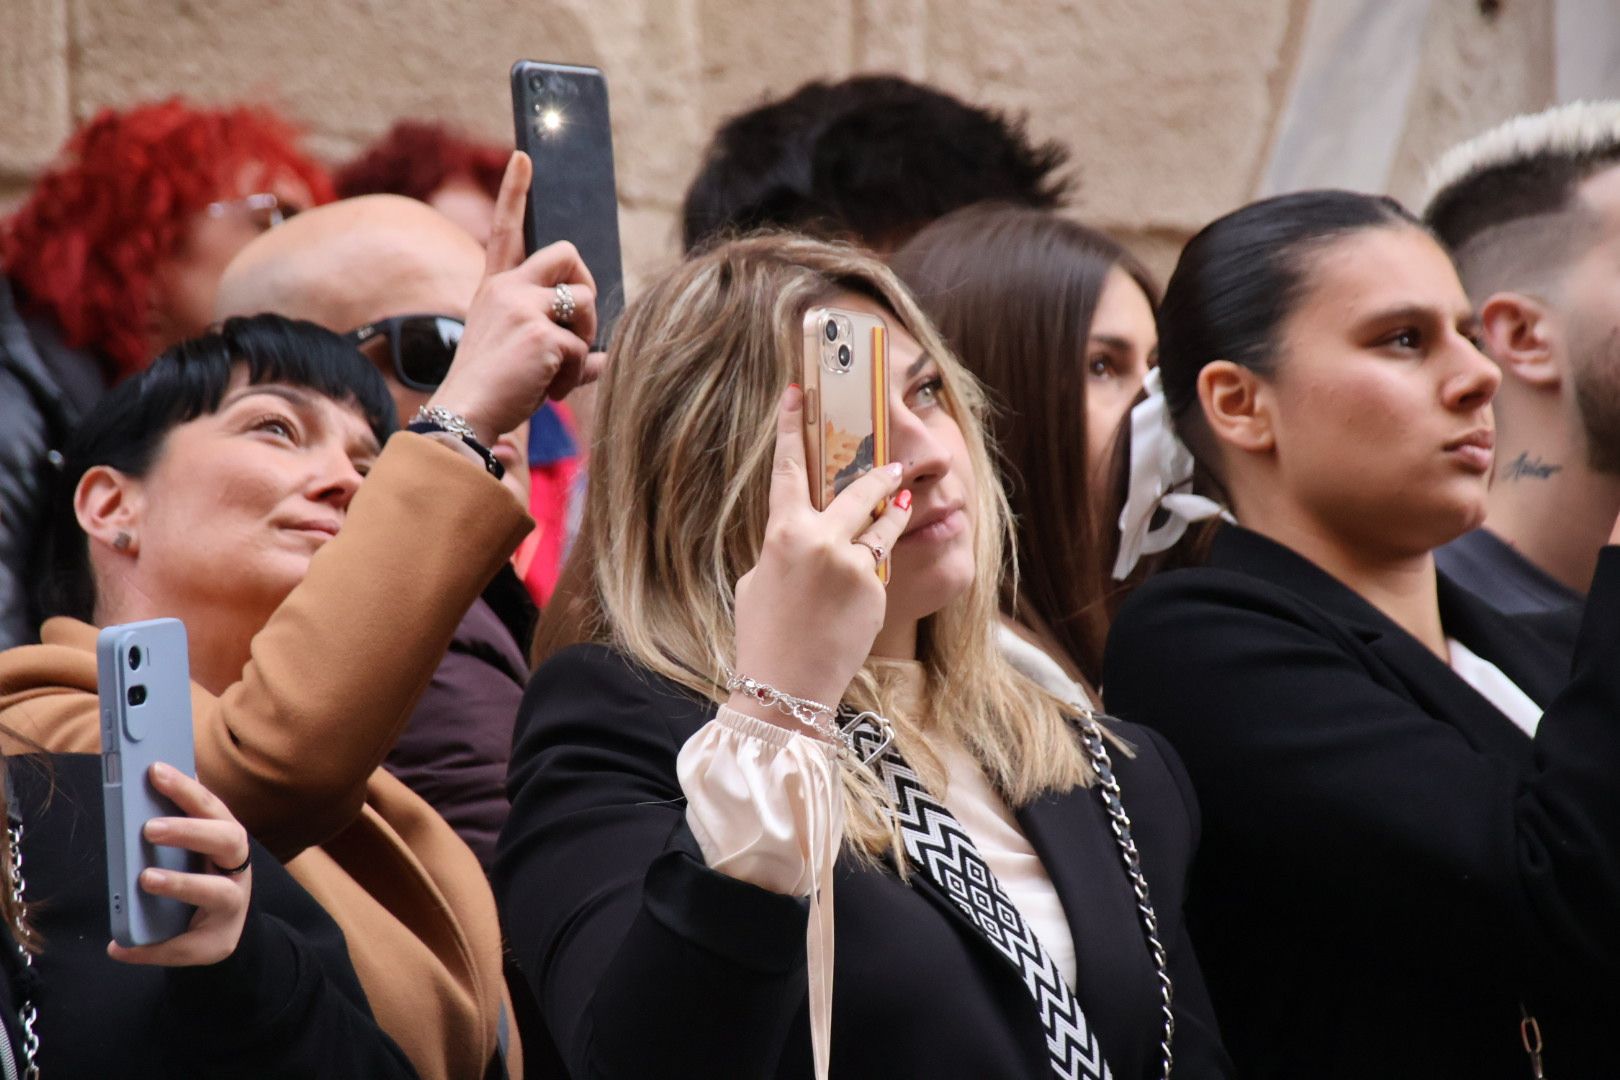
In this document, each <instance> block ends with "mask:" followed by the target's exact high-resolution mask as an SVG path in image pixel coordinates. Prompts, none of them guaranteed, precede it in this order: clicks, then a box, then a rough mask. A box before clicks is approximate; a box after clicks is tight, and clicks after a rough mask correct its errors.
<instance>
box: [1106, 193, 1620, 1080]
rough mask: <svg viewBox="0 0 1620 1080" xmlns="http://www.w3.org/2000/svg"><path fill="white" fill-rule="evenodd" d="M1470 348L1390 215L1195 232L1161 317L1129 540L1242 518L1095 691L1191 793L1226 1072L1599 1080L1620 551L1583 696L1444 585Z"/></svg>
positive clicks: (1140, 419) (1619, 951) (1600, 602)
mask: <svg viewBox="0 0 1620 1080" xmlns="http://www.w3.org/2000/svg"><path fill="white" fill-rule="evenodd" d="M1475 325H1476V323H1475V318H1474V315H1473V313H1472V312H1471V310H1470V307H1469V303H1468V298H1467V296H1466V295H1465V294H1464V292H1463V289H1462V286H1461V285H1460V284H1459V282H1458V279H1457V274H1456V272H1455V270H1454V269H1453V267H1452V264H1451V261H1450V259H1449V258H1448V257H1447V255H1446V253H1445V252H1444V251H1443V250H1442V249H1441V247H1440V245H1439V244H1438V243H1436V241H1435V240H1434V238H1433V237H1432V236H1430V235H1429V233H1428V232H1426V231H1425V230H1424V229H1423V228H1422V227H1421V226H1420V225H1419V224H1418V223H1417V222H1416V221H1415V220H1414V219H1413V218H1412V217H1411V216H1410V215H1409V214H1408V213H1407V212H1406V211H1405V210H1403V209H1402V208H1401V207H1400V206H1399V205H1398V204H1396V203H1395V202H1393V201H1391V200H1389V199H1385V198H1377V197H1373V196H1367V195H1356V194H1350V193H1347V192H1333V191H1323V192H1303V193H1299V194H1294V195H1287V196H1282V197H1279V198H1274V199H1268V200H1265V201H1262V202H1258V203H1255V204H1252V205H1250V206H1247V207H1244V208H1243V209H1240V210H1238V211H1236V212H1234V213H1232V214H1229V215H1227V216H1226V217H1223V218H1221V219H1219V220H1217V221H1216V222H1214V223H1213V224H1211V225H1210V226H1208V227H1207V228H1205V229H1204V230H1203V231H1202V232H1200V233H1199V234H1198V235H1197V236H1195V237H1194V238H1193V239H1192V241H1191V242H1190V243H1189V244H1188V245H1187V247H1186V250H1185V251H1184V252H1183V253H1182V256H1181V260H1180V263H1179V264H1178V265H1177V267H1176V270H1175V273H1174V275H1172V277H1171V279H1170V284H1169V286H1168V288H1167V289H1166V292H1165V298H1164V303H1163V305H1162V307H1161V308H1160V312H1159V350H1160V351H1159V364H1160V370H1161V371H1162V372H1163V392H1162V394H1159V395H1153V396H1150V397H1149V398H1148V399H1147V400H1146V401H1144V402H1143V403H1142V404H1141V405H1139V406H1137V408H1136V410H1135V412H1136V413H1137V415H1135V416H1133V418H1132V431H1133V438H1134V437H1135V436H1136V435H1137V434H1139V433H1142V432H1147V433H1149V434H1148V437H1147V438H1145V439H1140V440H1137V441H1135V442H1133V445H1132V448H1131V453H1132V463H1131V464H1132V487H1131V492H1130V505H1128V506H1127V509H1126V513H1125V514H1124V516H1123V518H1122V520H1123V521H1125V522H1126V523H1127V525H1130V526H1131V527H1132V528H1133V529H1135V530H1136V531H1135V533H1134V534H1129V535H1126V536H1125V537H1124V538H1123V541H1122V542H1123V543H1124V544H1125V545H1126V546H1127V547H1132V548H1134V549H1136V550H1142V551H1151V550H1157V549H1158V548H1159V547H1160V546H1162V543H1163V542H1167V541H1169V540H1172V539H1175V538H1176V537H1177V536H1179V535H1180V534H1181V532H1182V531H1183V530H1184V529H1186V528H1187V526H1188V524H1189V522H1190V521H1192V520H1195V519H1200V518H1208V517H1212V516H1214V514H1215V513H1217V512H1219V513H1221V514H1223V516H1225V517H1227V518H1228V519H1231V520H1229V521H1228V522H1227V523H1225V524H1218V525H1216V526H1215V534H1214V537H1213V540H1212V541H1211V542H1210V543H1209V544H1208V547H1207V556H1206V558H1205V560H1204V565H1202V566H1195V567H1192V568H1186V569H1180V570H1172V571H1168V572H1165V573H1162V574H1160V575H1157V576H1155V577H1153V578H1151V579H1149V580H1148V581H1147V582H1146V583H1145V584H1143V585H1142V586H1141V587H1140V588H1139V589H1138V590H1137V591H1136V592H1135V593H1134V594H1133V595H1132V596H1131V597H1130V598H1129V600H1127V601H1126V603H1125V605H1124V606H1123V608H1122V609H1121V611H1120V613H1119V615H1118V618H1117V619H1116V621H1115V623H1114V626H1113V630H1112V633H1111V636H1110V640H1109V643H1108V649H1107V653H1106V658H1105V663H1104V685H1105V686H1106V688H1107V694H1108V705H1109V707H1110V709H1111V711H1113V712H1115V713H1117V714H1118V715H1119V716H1121V717H1123V718H1125V719H1128V720H1132V721H1134V722H1136V723H1140V724H1146V725H1149V726H1151V727H1154V728H1157V729H1158V730H1159V731H1161V732H1163V733H1164V734H1166V735H1168V736H1169V738H1170V741H1171V743H1172V744H1173V745H1174V746H1175V748H1176V750H1177V751H1179V753H1180V754H1181V756H1182V758H1183V759H1184V760H1185V762H1186V764H1187V767H1188V769H1189V771H1190V772H1191V774H1192V778H1193V781H1194V785H1195V787H1196V788H1197V791H1198V794H1199V800H1200V803H1201V805H1202V808H1203V813H1204V835H1203V844H1202V846H1201V847H1200V849H1199V853H1198V859H1197V862H1196V863H1195V867H1194V872H1193V879H1192V883H1191V885H1190V899H1189V905H1190V911H1189V919H1190V924H1191V926H1192V930H1193V932H1194V934H1196V935H1197V937H1198V940H1199V946H1200V952H1201V953H1202V954H1203V960H1204V965H1205V971H1206V972H1207V973H1208V979H1209V986H1210V990H1211V993H1212V995H1213V997H1214V999H1215V1004H1216V1011H1217V1015H1218V1017H1219V1019H1220V1021H1221V1024H1222V1028H1223V1031H1224V1033H1225V1035H1226V1037H1227V1040H1228V1045H1229V1047H1230V1048H1231V1051H1232V1055H1233V1058H1234V1059H1235V1061H1236V1063H1237V1065H1238V1068H1239V1071H1240V1072H1241V1074H1242V1075H1244V1076H1251V1077H1299V1076H1312V1077H1367V1076H1381V1077H1407V1076H1411V1077H1416V1076H1424V1077H1430V1076H1458V1077H1463V1076H1466V1077H1470V1078H1475V1080H1478V1078H1491V1077H1503V1078H1509V1077H1512V1078H1521V1077H1528V1076H1540V1075H1543V1072H1542V1070H1543V1069H1544V1070H1545V1075H1548V1076H1614V1075H1620V1046H1617V1045H1616V1044H1615V1043H1614V1041H1613V1033H1612V1029H1613V1019H1614V1017H1615V1016H1616V1015H1617V1012H1616V1009H1617V1001H1616V994H1615V987H1616V981H1615V976H1616V968H1617V966H1620V920H1617V919H1616V918H1615V912H1616V911H1617V910H1620V784H1616V782H1615V777H1616V776H1617V775H1620V724H1617V723H1616V717H1617V716H1620V610H1617V609H1620V552H1617V551H1616V550H1615V549H1614V548H1613V547H1610V548H1607V549H1605V551H1604V554H1603V556H1602V559H1601V561H1600V564H1599V568H1598V573H1597V578H1596V580H1595V581H1594V583H1593V587H1592V594H1591V602H1590V603H1589V604H1588V607H1587V612H1586V623H1585V625H1584V627H1583V629H1582V636H1581V639H1580V645H1579V648H1578V649H1577V651H1576V658H1575V664H1574V670H1573V672H1570V671H1568V670H1567V669H1566V670H1560V667H1559V664H1558V661H1557V658H1556V657H1555V656H1553V655H1552V654H1550V653H1549V652H1548V650H1547V649H1546V648H1545V647H1544V646H1543V645H1542V644H1541V643H1540V642H1539V641H1538V640H1536V639H1535V638H1533V637H1531V636H1528V635H1526V634H1525V633H1523V632H1522V631H1520V630H1519V629H1518V628H1517V627H1516V626H1514V624H1513V623H1511V622H1510V621H1509V620H1507V619H1506V618H1505V617H1503V616H1501V615H1499V614H1497V613H1496V612H1495V611H1493V610H1492V609H1490V608H1488V607H1486V606H1485V605H1483V604H1482V603H1481V602H1479V601H1478V600H1476V599H1474V598H1473V597H1472V596H1470V595H1469V594H1468V593H1467V592H1465V591H1463V590H1462V589H1460V588H1457V587H1455V586H1453V585H1452V584H1451V583H1449V582H1448V581H1447V580H1446V579H1445V578H1444V577H1443V576H1440V575H1439V574H1437V573H1436V570H1435V566H1434V560H1433V558H1432V555H1431V553H1432V552H1433V550H1434V549H1435V548H1437V547H1439V546H1440V545H1442V544H1444V543H1446V542H1448V541H1450V540H1452V539H1454V538H1455V537H1457V536H1460V535H1461V534H1462V533H1464V532H1466V531H1468V530H1469V529H1471V528H1474V527H1475V526H1477V525H1478V524H1479V523H1480V521H1481V520H1482V519H1483V517H1484V514H1485V492H1486V486H1487V484H1488V483H1489V480H1490V472H1491V464H1492V448H1493V444H1494V433H1493V426H1492V416H1491V398H1492V396H1493V394H1494V393H1495V391H1496V387H1497V384H1498V381H1499V375H1498V372H1497V369H1496V367H1495V366H1494V365H1493V364H1492V363H1491V362H1490V361H1489V360H1488V359H1486V358H1485V357H1484V356H1483V355H1482V354H1481V353H1480V351H1479V349H1478V347H1477V345H1476V343H1475V340H1474V328H1475ZM1166 418H1168V421H1169V422H1167V421H1166ZM1177 435H1179V436H1180V439H1181V440H1184V443H1185V445H1182V442H1180V441H1178V440H1176V438H1175V436H1177ZM1188 448H1190V451H1191V453H1190V454H1189V453H1188ZM1133 523H1134V524H1133ZM1149 534H1151V535H1152V536H1153V538H1154V542H1153V543H1144V542H1143V541H1144V539H1145V538H1146V537H1147V536H1148V535H1149ZM1182 539H1183V541H1186V540H1187V539H1188V538H1187V537H1182ZM1611 543H1612V541H1611Z"/></svg>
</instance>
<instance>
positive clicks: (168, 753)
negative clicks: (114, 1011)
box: [96, 619, 203, 946]
mask: <svg viewBox="0 0 1620 1080" xmlns="http://www.w3.org/2000/svg"><path fill="white" fill-rule="evenodd" d="M96 676H97V677H96V682H97V686H98V689H99V691H100V694H101V790H102V806H103V816H104V818H105V820H106V826H107V908H108V911H109V912H110V913H111V921H112V936H113V940H114V941H116V942H118V943H119V944H120V945H129V946H135V945H155V944H157V943H158V942H161V941H167V940H169V939H170V938H172V937H175V936H176V935H178V934H180V933H181V932H182V931H184V930H185V929H186V926H187V925H188V924H189V923H190V922H191V915H192V912H194V911H195V910H196V909H195V908H194V907H192V905H190V904H185V903H182V902H180V901H179V900H175V899H172V898H169V897H163V896H153V895H152V894H150V893H148V892H145V891H143V890H142V889H141V887H140V880H139V879H140V876H141V871H142V870H144V869H146V868H147V867H148V866H154V867H158V868H159V869H163V870H174V871H177V872H181V873H196V872H200V871H201V870H202V869H203V857H202V856H201V855H198V854H197V853H195V852H191V851H185V850H182V849H180V848H172V847H162V846H160V845H157V844H153V843H150V842H148V841H147V840H146V839H145V838H144V837H143V836H142V835H141V830H142V829H143V828H144V827H145V826H146V823H147V822H148V821H150V820H151V819H152V818H155V817H175V816H181V811H180V809H179V808H178V807H176V806H175V805H174V804H173V803H172V802H170V801H169V800H168V799H167V798H165V797H164V796H162V795H160V794H158V792H157V789H156V788H154V787H153V786H152V780H151V776H150V770H151V768H152V766H153V765H154V764H155V763H157V762H160V761H161V762H162V763H164V764H165V765H170V766H173V767H174V768H176V769H178V770H180V771H181V772H183V773H185V774H186V775H187V776H196V775H197V764H196V753H195V750H194V746H193V742H192V729H191V661H190V658H189V657H188V655H187V653H186V627H185V624H184V623H182V622H181V621H180V620H179V619H152V620H149V621H147V622H135V623H124V624H123V625H121V626H109V627H107V628H106V629H104V630H102V631H101V633H100V635H98V636H97V638H96Z"/></svg>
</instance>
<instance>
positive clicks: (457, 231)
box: [214, 195, 484, 333]
mask: <svg viewBox="0 0 1620 1080" xmlns="http://www.w3.org/2000/svg"><path fill="white" fill-rule="evenodd" d="M483 273H484V251H483V249H482V248H481V247H479V246H478V242H477V241H476V240H474V239H473V238H472V237H471V236H469V235H467V233H466V232H465V231H464V230H463V229H462V228H461V227H460V226H458V225H456V224H455V223H454V222H452V221H451V220H450V219H449V218H447V217H445V216H444V215H443V214H441V213H439V212H438V211H437V210H434V209H433V208H432V207H429V206H428V205H426V204H425V203H419V202H417V201H415V200H414V199H406V198H402V197H400V196H397V195H363V196H360V197H359V198H354V199H344V200H342V201H341V202H335V203H330V204H328V205H326V206H320V207H316V208H315V209H313V210H306V211H304V212H303V213H301V214H299V215H297V216H296V217H293V218H289V219H288V220H287V221H286V222H284V223H283V224H281V225H279V226H277V227H276V228H274V229H271V230H269V231H268V232H266V233H265V234H264V235H262V236H260V237H258V238H257V239H255V240H254V241H253V242H252V243H250V244H249V245H248V246H247V247H245V248H244V249H242V252H241V254H239V255H238V256H237V257H236V258H235V259H233V260H232V261H231V264H230V266H229V267H228V268H227V269H226V271H225V276H224V278H223V279H222V280H221V281H220V285H219V296H218V299H217V301H216V302H215V307H214V316H215V317H216V318H220V319H223V318H226V317H228V316H231V315H250V314H256V313H258V312H262V311H273V312H275V313H276V314H278V315H286V316H288V317H290V318H297V319H308V320H309V321H310V322H314V323H319V324H320V325H322V326H324V327H326V328H327V329H329V330H335V331H337V332H338V333H346V332H348V331H350V330H353V329H355V328H356V327H359V326H363V325H365V324H366V323H369V322H372V321H374V320H376V319H382V318H386V317H388V316H390V315H410V314H433V315H454V316H456V317H458V318H460V317H465V316H466V314H467V305H468V304H469V303H470V302H471V301H472V297H473V293H474V292H476V291H477V289H478V283H479V281H480V280H482V278H483Z"/></svg>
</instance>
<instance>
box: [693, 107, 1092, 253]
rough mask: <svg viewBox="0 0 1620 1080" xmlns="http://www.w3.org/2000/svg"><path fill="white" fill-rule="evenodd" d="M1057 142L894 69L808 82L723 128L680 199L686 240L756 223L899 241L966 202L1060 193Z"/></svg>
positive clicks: (1056, 197) (1040, 203)
mask: <svg viewBox="0 0 1620 1080" xmlns="http://www.w3.org/2000/svg"><path fill="white" fill-rule="evenodd" d="M1068 160H1069V151H1068V149H1067V148H1066V147H1064V146H1063V145H1062V144H1061V143H1058V142H1056V141H1048V142H1044V143H1039V144H1035V143H1032V142H1031V141H1030V138H1029V135H1028V132H1027V131H1026V123H1025V120H1024V119H1023V118H1022V117H1016V116H1008V115H1006V114H1004V113H1000V112H996V111H994V110H990V109H985V108H979V107H976V106H973V105H969V104H967V103H966V102H964V101H962V100H960V99H959V98H956V97H953V96H951V95H950V94H947V93H945V92H943V91H941V90H936V89H934V88H932V87H928V86H923V85H921V84H919V83H915V82H911V81H910V80H908V79H903V78H900V77H899V76H895V75H863V76H857V77H854V78H850V79H845V80H843V81H842V82H837V83H826V82H819V81H818V82H810V83H806V84H805V85H804V86H801V87H800V88H799V89H797V90H795V91H794V92H793V93H792V94H789V95H788V96H787V97H785V98H782V99H780V100H777V101H773V102H769V103H767V104H764V105H761V106H759V107H758V108H755V109H751V110H749V111H747V112H744V113H741V114H739V115H737V116H734V117H732V118H731V119H730V120H728V121H727V122H726V123H725V124H724V125H722V126H721V127H720V129H719V130H718V131H717V132H715V135H714V138H713V139H712V140H711V141H710V143H709V147H708V149H707V150H706V151H705V153H704V158H703V164H702V166H701V167H700V168H699V170H698V173H697V176H696V177H695V178H694V179H693V180H692V183H691V186H690V187H688V188H687V192H686V199H685V201H684V203H683V205H682V210H681V218H682V228H681V233H682V244H683V246H684V247H685V249H686V250H687V251H688V252H691V251H694V250H696V249H698V248H700V247H705V246H707V245H708V244H710V243H712V242H714V241H715V240H716V239H717V238H721V237H724V236H729V235H734V234H738V233H743V232H748V231H751V230H754V229H758V228H767V227H769V228H785V229H793V230H796V231H801V232H808V233H811V234H813V235H819V236H827V237H840V238H853V239H855V240H858V241H861V242H863V243H866V244H868V245H870V246H878V247H886V246H897V245H898V244H899V243H901V242H903V241H905V240H906V239H908V238H909V237H910V235H911V234H912V233H914V232H916V231H917V229H919V228H921V227H922V226H923V225H925V224H927V223H928V222H930V221H933V220H934V219H935V218H938V217H942V216H944V215H945V214H947V213H949V212H950V211H952V210H955V209H957V208H958V207H962V206H967V205H969V204H971V203H976V202H979V201H981V200H986V199H992V200H998V201H1002V202H1010V203H1014V204H1017V205H1020V206H1029V207H1035V208H1038V209H1056V208H1059V207H1061V206H1063V205H1064V203H1065V202H1066V201H1067V197H1068V194H1069V191H1070V188H1071V187H1072V184H1073V181H1072V180H1071V179H1070V178H1067V177H1064V176H1061V175H1058V172H1059V170H1060V169H1061V168H1062V167H1063V166H1064V165H1065V164H1066V163H1067V162H1068Z"/></svg>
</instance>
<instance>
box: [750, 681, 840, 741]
mask: <svg viewBox="0 0 1620 1080" xmlns="http://www.w3.org/2000/svg"><path fill="white" fill-rule="evenodd" d="M726 689H727V690H730V691H731V692H732V693H736V692H738V691H741V692H742V693H744V694H747V695H748V696H749V697H751V698H753V699H754V700H755V701H756V702H758V703H759V704H761V705H763V706H765V707H766V708H774V709H776V710H777V711H778V712H781V713H784V714H786V715H787V716H791V717H792V718H793V719H795V720H797V721H798V722H799V723H801V724H803V725H804V726H805V727H807V728H809V729H810V730H811V731H814V732H815V733H816V734H817V735H820V736H821V737H822V738H823V739H826V740H827V741H828V742H834V743H841V742H843V739H842V737H841V736H842V732H840V731H839V730H838V728H837V727H836V726H835V725H834V724H833V723H832V717H833V716H835V715H837V710H835V709H834V708H832V706H830V705H823V704H822V703H821V702H819V701H811V700H810V699H809V698H801V697H794V696H793V695H792V694H789V693H786V692H785V691H782V690H778V689H777V688H776V687H774V686H771V685H770V684H769V683H762V682H760V681H759V680H758V679H750V678H749V677H748V676H747V675H738V674H736V673H734V672H727V673H726ZM823 716H825V717H827V721H826V722H820V723H818V722H817V721H818V718H819V717H823Z"/></svg>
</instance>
